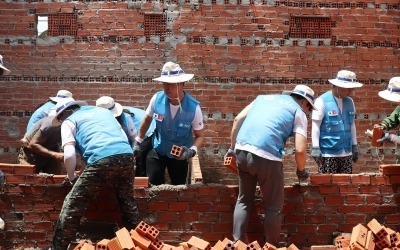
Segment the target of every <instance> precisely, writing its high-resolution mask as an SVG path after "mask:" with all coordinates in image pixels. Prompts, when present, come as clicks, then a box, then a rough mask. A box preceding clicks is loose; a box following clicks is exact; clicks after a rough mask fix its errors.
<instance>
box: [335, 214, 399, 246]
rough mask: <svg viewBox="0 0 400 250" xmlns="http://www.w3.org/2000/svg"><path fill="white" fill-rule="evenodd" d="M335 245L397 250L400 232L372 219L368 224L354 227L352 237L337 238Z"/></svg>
mask: <svg viewBox="0 0 400 250" xmlns="http://www.w3.org/2000/svg"><path fill="white" fill-rule="evenodd" d="M335 245H336V249H339V250H341V249H348V250H397V249H400V233H399V232H395V231H394V230H392V229H390V228H387V227H385V226H383V225H381V224H380V223H379V222H378V221H377V220H376V219H372V220H371V221H370V222H368V224H367V226H363V225H362V224H358V225H357V226H355V227H353V231H352V233H351V237H338V238H336V240H335Z"/></svg>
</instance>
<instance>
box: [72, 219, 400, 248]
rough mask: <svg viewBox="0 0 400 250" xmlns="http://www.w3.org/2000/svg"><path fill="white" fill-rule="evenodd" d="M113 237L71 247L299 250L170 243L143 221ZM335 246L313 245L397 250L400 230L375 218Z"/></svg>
mask: <svg viewBox="0 0 400 250" xmlns="http://www.w3.org/2000/svg"><path fill="white" fill-rule="evenodd" d="M115 235H116V236H115V237H114V238H112V239H103V240H101V241H99V242H97V243H96V244H93V243H92V242H90V241H88V240H81V241H79V242H78V243H77V245H76V246H74V247H71V246H70V248H69V249H70V250H72V249H73V250H95V249H96V250H127V249H132V250H147V249H150V250H299V249H298V248H297V247H296V246H295V245H294V244H291V245H290V246H289V247H280V248H277V247H275V246H274V245H271V244H269V243H265V245H264V246H262V247H261V246H260V245H259V243H258V242H257V241H254V242H252V243H250V244H246V243H244V242H242V241H237V242H235V243H233V242H232V241H231V240H229V239H227V238H225V239H224V240H223V241H218V242H217V243H216V244H215V245H214V246H211V245H210V243H209V242H207V241H205V240H202V239H200V238H197V237H195V236H192V237H191V238H190V239H189V241H187V242H182V243H180V244H179V246H172V245H168V244H166V243H164V242H162V241H161V240H160V237H159V231H158V230H157V229H156V228H155V227H153V226H150V225H148V224H147V223H145V222H143V221H141V222H140V223H139V225H138V226H137V227H136V228H135V229H132V230H131V231H128V230H127V229H126V228H125V227H124V228H122V229H119V230H118V231H117V232H116V233H115ZM334 244H335V245H324V246H312V247H311V249H312V250H397V249H400V233H399V232H395V231H393V230H392V229H390V228H386V227H385V226H383V225H381V224H380V223H379V222H378V221H377V220H376V219H372V220H371V221H370V222H369V223H368V224H367V226H363V225H362V224H358V225H357V226H355V227H353V230H352V233H351V236H339V237H337V238H336V239H335V242H334Z"/></svg>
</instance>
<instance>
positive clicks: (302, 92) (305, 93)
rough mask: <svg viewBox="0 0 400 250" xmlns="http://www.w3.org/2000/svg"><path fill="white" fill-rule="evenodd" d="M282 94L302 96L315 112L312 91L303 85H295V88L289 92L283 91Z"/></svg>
mask: <svg viewBox="0 0 400 250" xmlns="http://www.w3.org/2000/svg"><path fill="white" fill-rule="evenodd" d="M282 94H284V95H290V94H296V95H299V96H302V97H304V98H306V100H307V101H308V102H309V103H310V104H311V106H312V107H313V109H315V110H316V108H315V106H314V99H315V97H314V90H312V89H311V88H310V87H308V86H306V85H303V84H299V85H296V87H295V88H294V89H293V90H291V91H283V92H282Z"/></svg>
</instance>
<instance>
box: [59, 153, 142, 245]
mask: <svg viewBox="0 0 400 250" xmlns="http://www.w3.org/2000/svg"><path fill="white" fill-rule="evenodd" d="M132 159H133V156H132V154H120V155H114V156H110V157H106V158H103V159H101V160H99V161H97V162H95V163H93V164H91V165H88V166H86V168H85V169H84V171H83V172H82V174H81V175H80V177H79V178H78V180H77V181H76V183H75V184H74V186H73V187H72V189H71V191H70V192H69V193H68V195H67V196H66V197H65V199H64V203H63V206H62V209H61V212H60V216H59V218H58V221H57V225H56V228H55V233H54V238H53V249H55V250H65V249H67V247H68V245H69V243H70V242H71V241H72V240H74V239H75V235H76V231H77V229H78V227H79V224H80V219H81V218H82V217H83V216H84V215H85V213H86V209H87V208H88V206H89V205H90V204H91V202H92V201H93V200H94V199H95V198H96V197H97V195H98V194H99V192H100V191H101V190H102V189H103V188H104V187H105V186H107V184H109V185H112V187H113V189H114V190H115V192H116V197H117V200H118V205H119V208H120V210H121V212H122V214H123V219H124V220H125V222H126V223H127V224H128V225H129V226H130V228H135V227H136V225H137V224H138V222H140V218H139V211H138V208H137V205H136V201H135V198H134V188H133V181H134V178H135V173H134V167H133V161H132Z"/></svg>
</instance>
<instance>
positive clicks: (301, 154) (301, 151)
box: [294, 133, 307, 171]
mask: <svg viewBox="0 0 400 250" xmlns="http://www.w3.org/2000/svg"><path fill="white" fill-rule="evenodd" d="M294 144H295V160H296V165H297V169H298V170H299V171H303V170H304V169H305V167H306V160H307V138H306V137H304V135H302V134H299V133H295V134H294Z"/></svg>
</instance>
